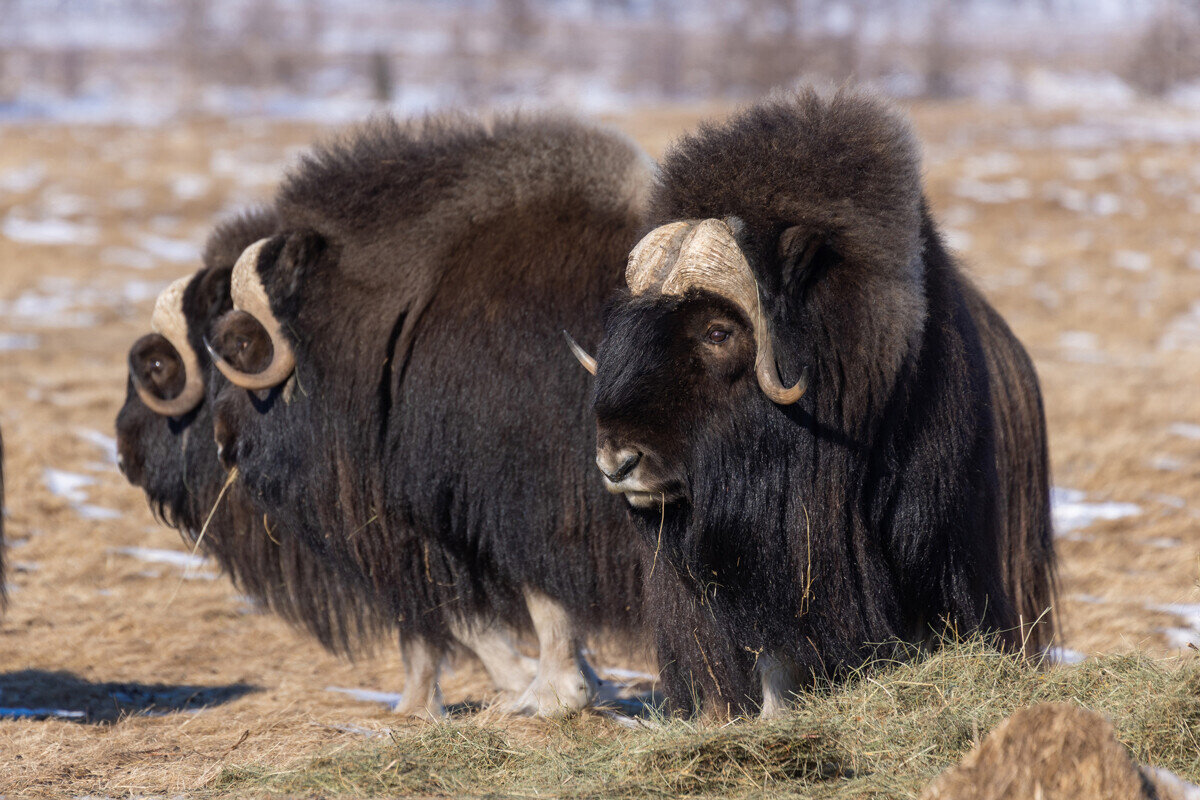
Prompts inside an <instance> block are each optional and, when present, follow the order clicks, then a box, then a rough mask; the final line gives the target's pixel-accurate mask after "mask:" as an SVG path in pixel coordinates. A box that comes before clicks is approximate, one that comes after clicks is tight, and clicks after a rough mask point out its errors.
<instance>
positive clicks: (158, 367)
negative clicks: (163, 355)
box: [150, 358, 163, 372]
mask: <svg viewBox="0 0 1200 800" xmlns="http://www.w3.org/2000/svg"><path fill="white" fill-rule="evenodd" d="M162 368H163V363H162V359H158V358H156V359H154V360H153V361H151V362H150V369H152V370H153V371H155V372H161V371H162Z"/></svg>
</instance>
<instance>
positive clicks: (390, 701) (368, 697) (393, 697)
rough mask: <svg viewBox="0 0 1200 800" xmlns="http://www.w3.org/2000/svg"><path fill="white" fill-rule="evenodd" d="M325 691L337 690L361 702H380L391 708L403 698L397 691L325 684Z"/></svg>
mask: <svg viewBox="0 0 1200 800" xmlns="http://www.w3.org/2000/svg"><path fill="white" fill-rule="evenodd" d="M325 691H327V692H338V693H340V694H344V695H347V696H349V697H352V698H354V699H355V700H359V701H361V702H363V703H382V704H383V705H385V706H387V707H388V708H392V709H394V708H396V706H398V705H400V701H401V700H403V699H404V695H402V694H399V693H398V692H377V691H375V690H373V689H346V688H343V687H341V686H326V687H325Z"/></svg>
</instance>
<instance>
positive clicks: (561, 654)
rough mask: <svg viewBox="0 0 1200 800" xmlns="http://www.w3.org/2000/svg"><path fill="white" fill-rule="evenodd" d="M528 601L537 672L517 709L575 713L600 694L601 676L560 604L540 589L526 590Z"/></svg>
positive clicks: (543, 713)
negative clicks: (598, 675)
mask: <svg viewBox="0 0 1200 800" xmlns="http://www.w3.org/2000/svg"><path fill="white" fill-rule="evenodd" d="M525 603H526V605H527V606H528V607H529V616H530V618H531V619H532V620H533V629H534V631H535V632H536V633H537V639H538V646H539V648H540V652H539V655H538V668H537V675H536V676H535V677H534V679H533V683H532V684H530V685H529V688H528V689H526V690H525V693H524V694H522V695H521V697H520V698H519V699H518V700H517V701H516V703H515V704H514V710H515V711H517V712H518V713H522V714H532V715H535V716H539V717H555V716H563V715H566V714H571V713H574V712H576V711H579V710H581V709H583V708H585V707H586V706H587V705H588V704H589V703H591V701H592V698H594V697H595V695H596V689H597V687H598V685H599V679H598V678H597V677H596V673H595V672H593V671H592V668H591V666H589V665H588V663H587V660H586V659H585V658H584V657H583V646H582V643H581V641H580V637H579V634H578V632H577V631H576V629H575V624H574V622H572V621H571V618H570V616H569V615H568V614H567V611H566V609H565V608H563V607H562V605H561V604H560V603H558V602H557V601H555V600H552V599H551V598H550V597H548V596H546V595H544V594H542V593H541V592H539V591H537V590H536V589H529V588H527V589H525Z"/></svg>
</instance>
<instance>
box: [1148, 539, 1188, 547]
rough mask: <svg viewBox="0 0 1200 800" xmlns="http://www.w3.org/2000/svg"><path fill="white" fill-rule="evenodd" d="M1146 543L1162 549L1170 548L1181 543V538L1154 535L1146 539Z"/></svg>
mask: <svg viewBox="0 0 1200 800" xmlns="http://www.w3.org/2000/svg"><path fill="white" fill-rule="evenodd" d="M1146 544H1148V545H1150V546H1151V547H1157V548H1159V549H1162V550H1170V549H1172V548H1175V547H1179V546H1180V545H1181V544H1183V540H1182V539H1176V538H1175V537H1174V536H1154V537H1151V538H1149V539H1147V540H1146Z"/></svg>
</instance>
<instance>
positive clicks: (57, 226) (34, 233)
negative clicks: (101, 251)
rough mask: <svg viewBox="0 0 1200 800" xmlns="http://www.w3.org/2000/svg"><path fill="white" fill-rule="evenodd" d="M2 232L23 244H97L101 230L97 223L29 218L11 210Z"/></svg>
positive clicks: (1, 227)
mask: <svg viewBox="0 0 1200 800" xmlns="http://www.w3.org/2000/svg"><path fill="white" fill-rule="evenodd" d="M0 233H3V234H4V236H6V237H7V238H9V239H11V240H13V241H14V242H21V243H23V244H47V245H66V244H95V242H96V240H97V239H98V238H99V237H100V231H99V229H98V228H97V227H96V226H95V225H86V224H82V223H77V222H69V221H68V220H65V219H37V220H35V219H28V218H26V217H24V216H19V215H18V214H17V212H16V211H10V212H9V213H8V216H7V217H5V218H4V225H3V226H0Z"/></svg>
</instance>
